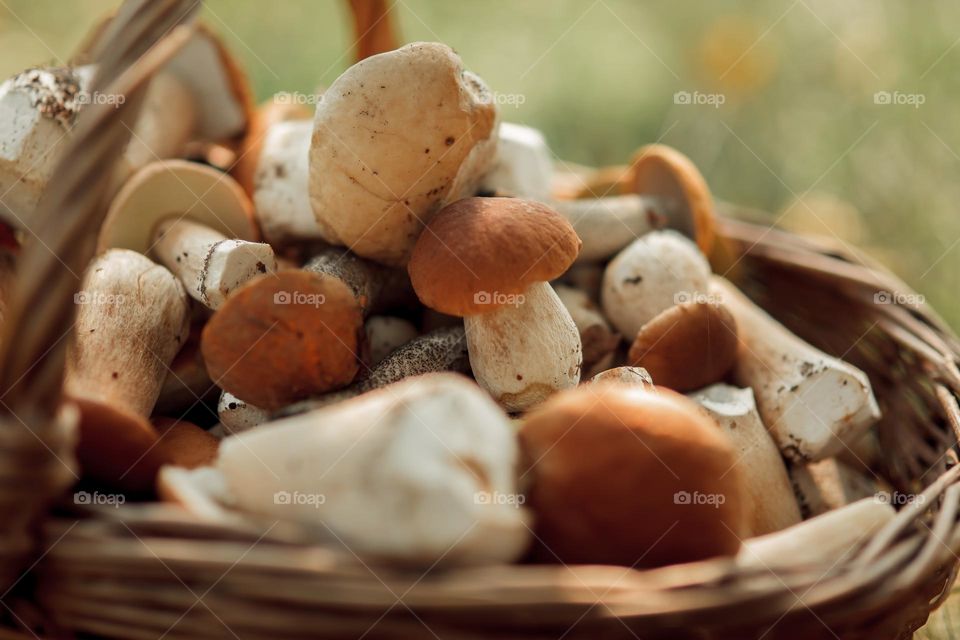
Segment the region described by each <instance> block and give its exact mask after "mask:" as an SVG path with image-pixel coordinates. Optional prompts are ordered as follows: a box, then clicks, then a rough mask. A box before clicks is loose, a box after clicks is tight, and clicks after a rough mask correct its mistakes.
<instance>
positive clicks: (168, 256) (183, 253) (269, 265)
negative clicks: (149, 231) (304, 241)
mask: <svg viewBox="0 0 960 640" xmlns="http://www.w3.org/2000/svg"><path fill="white" fill-rule="evenodd" d="M153 241H154V246H153V253H154V255H156V257H157V259H158V260H160V262H161V263H163V265H164V266H166V267H167V268H169V269H170V270H171V271H173V273H174V274H176V276H177V277H178V278H180V281H181V282H183V284H184V286H186V289H187V293H189V294H190V297H192V298H193V299H195V300H197V301H199V302H201V303H202V304H204V305H206V306H207V307H209V308H211V309H217V308H218V307H220V305H221V304H223V301H224V300H226V298H227V295H229V294H230V292H231V291H233V290H234V289H236V288H237V287H238V286H240V285H241V284H243V283H244V282H246V281H247V280H250V279H251V278H253V277H254V276H258V275H260V274H261V273H266V272H268V271H275V270H276V268H277V261H276V258H275V257H274V255H273V249H271V248H270V245H268V244H265V243H262V242H247V241H246V240H231V239H228V238H227V237H226V236H225V235H223V234H222V233H220V232H219V231H215V230H214V229H211V228H210V227H207V226H204V225H202V224H198V223H196V222H193V221H191V220H189V219H186V218H179V219H177V218H170V219H167V220H164V221H162V222H160V223H159V224H158V225H157V227H156V229H155V231H154V237H153Z"/></svg>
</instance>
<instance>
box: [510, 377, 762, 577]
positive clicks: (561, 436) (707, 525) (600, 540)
mask: <svg viewBox="0 0 960 640" xmlns="http://www.w3.org/2000/svg"><path fill="white" fill-rule="evenodd" d="M519 438H520V443H521V446H522V448H523V450H524V452H525V455H526V456H527V460H528V461H529V469H530V473H531V474H532V477H530V480H531V486H530V489H529V490H528V493H527V497H528V504H529V505H530V506H531V507H532V508H533V509H534V512H535V515H536V530H535V533H536V536H537V539H538V540H539V541H540V542H541V547H540V548H539V549H537V550H536V551H535V554H536V555H537V556H539V557H540V558H542V559H548V560H550V561H553V560H555V559H559V561H561V562H564V563H604V564H619V565H625V566H630V567H634V566H635V567H640V568H648V567H657V566H662V565H666V564H675V563H681V562H691V561H695V560H701V559H705V558H710V557H714V556H724V555H733V554H735V553H736V552H737V549H738V548H739V547H740V537H741V533H742V532H743V531H744V527H745V525H746V515H747V514H746V510H745V508H744V502H743V491H744V490H743V486H742V480H741V477H740V472H739V471H738V470H737V469H736V468H735V463H736V460H737V455H736V452H735V450H734V448H733V445H732V443H731V442H730V441H729V439H728V438H727V437H726V436H725V435H724V434H723V433H722V432H721V431H720V429H718V428H717V425H716V424H715V423H714V422H713V421H712V420H711V419H710V418H709V417H708V416H707V415H706V414H704V413H702V412H701V411H700V409H699V407H698V406H697V405H696V403H694V402H692V401H690V400H689V399H687V398H685V397H683V396H681V395H679V394H677V393H674V392H672V391H669V390H666V389H663V390H661V389H655V390H653V391H649V390H646V389H643V388H640V387H630V386H626V385H620V384H597V385H585V386H581V387H578V388H577V389H574V390H570V391H564V392H562V393H559V394H557V395H555V396H554V397H553V398H551V399H549V400H548V401H547V402H545V403H544V404H543V405H541V406H540V407H538V408H537V409H535V410H534V411H532V412H530V413H529V414H528V415H527V417H526V419H525V420H524V423H523V425H522V426H521V427H520V431H519ZM522 468H523V467H522Z"/></svg>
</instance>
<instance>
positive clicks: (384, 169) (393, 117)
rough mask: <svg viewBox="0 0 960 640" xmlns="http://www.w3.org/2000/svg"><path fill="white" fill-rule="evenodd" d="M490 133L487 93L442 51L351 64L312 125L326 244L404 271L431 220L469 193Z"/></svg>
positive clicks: (314, 181) (405, 52)
mask: <svg viewBox="0 0 960 640" xmlns="http://www.w3.org/2000/svg"><path fill="white" fill-rule="evenodd" d="M425 105H430V108H425ZM496 129H497V109H496V104H495V102H494V101H493V99H492V95H491V94H490V91H489V90H488V89H487V87H486V86H485V85H484V84H483V82H482V81H481V80H480V78H478V77H477V76H476V75H474V74H472V73H470V72H468V71H465V70H464V69H463V66H462V63H461V61H460V58H459V56H457V55H456V54H455V53H454V52H453V50H452V49H450V48H449V47H447V46H446V45H442V44H437V43H425V42H418V43H414V44H409V45H406V46H404V47H401V48H400V49H397V50H395V51H391V52H388V53H382V54H379V55H375V56H372V57H370V58H367V59H365V60H362V61H361V62H359V63H357V64H355V65H353V66H352V67H350V68H349V69H347V71H346V72H345V73H344V74H343V75H341V76H340V77H339V78H338V79H337V80H336V81H335V82H334V83H333V84H332V85H331V86H330V88H329V89H328V90H327V91H325V92H324V93H323V96H322V97H321V99H320V102H319V104H318V105H317V110H316V117H315V119H314V131H313V139H312V143H311V147H310V199H311V202H312V204H313V211H314V214H315V215H316V216H317V220H319V221H320V226H321V228H322V229H323V232H324V234H325V239H326V240H327V241H328V242H330V243H332V244H338V245H343V246H346V247H348V248H349V249H350V250H351V251H353V252H354V253H356V254H358V255H360V256H363V257H365V258H369V259H371V260H375V261H377V262H380V263H383V264H387V265H391V266H404V265H406V263H407V260H408V259H409V257H410V252H411V251H412V250H413V245H414V243H415V242H416V240H417V237H418V236H419V235H420V232H421V231H422V229H423V226H424V225H425V224H427V223H428V222H429V221H430V219H431V218H432V217H433V215H434V214H435V213H436V212H437V211H439V210H440V208H441V207H443V205H444V204H446V203H448V202H452V201H455V200H457V199H459V198H461V197H463V196H465V195H469V194H471V193H473V192H474V191H475V190H476V187H477V184H478V182H479V180H480V177H481V176H482V175H483V173H485V172H486V169H487V168H488V167H489V165H490V162H491V160H492V158H493V153H494V150H495V146H496ZM348 212H349V213H348Z"/></svg>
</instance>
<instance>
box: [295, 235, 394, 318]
mask: <svg viewBox="0 0 960 640" xmlns="http://www.w3.org/2000/svg"><path fill="white" fill-rule="evenodd" d="M303 269H304V270H305V271H312V272H314V273H320V274H324V275H328V276H332V277H334V278H336V279H338V280H340V281H341V282H343V283H344V284H345V285H347V288H348V289H350V291H351V292H352V293H353V296H354V298H356V300H357V304H359V305H360V309H361V310H362V311H363V314H364V316H366V315H368V314H369V313H370V309H371V308H372V307H373V306H375V305H376V303H377V298H378V296H379V295H380V292H381V291H382V290H383V284H384V279H385V277H386V271H387V269H386V268H385V267H382V266H380V265H378V264H376V263H374V262H370V261H369V260H364V259H363V258H361V257H359V256H356V255H354V254H352V253H350V252H349V251H347V250H346V249H339V248H334V247H331V248H329V249H325V250H323V251H321V252H320V253H318V254H317V255H315V256H314V257H312V258H310V259H309V260H307V262H306V263H305V264H304V265H303Z"/></svg>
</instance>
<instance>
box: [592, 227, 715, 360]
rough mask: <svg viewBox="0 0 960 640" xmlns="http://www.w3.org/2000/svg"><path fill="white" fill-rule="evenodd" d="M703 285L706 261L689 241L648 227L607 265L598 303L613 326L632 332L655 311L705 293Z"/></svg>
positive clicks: (707, 278) (707, 277) (707, 269)
mask: <svg viewBox="0 0 960 640" xmlns="http://www.w3.org/2000/svg"><path fill="white" fill-rule="evenodd" d="M709 284H710V265H709V264H708V263H707V260H706V258H704V257H703V254H702V253H700V251H699V250H698V249H697V246H696V245H695V244H694V243H693V242H691V241H690V240H688V239H687V238H686V237H684V236H682V235H680V234H679V233H677V232H676V231H671V230H663V231H654V232H651V233H648V234H647V235H645V236H641V237H640V238H638V239H636V240H634V241H633V242H632V243H630V245H629V246H627V248H626V249H624V250H623V251H621V252H620V253H618V254H617V256H616V257H615V258H614V259H613V260H611V261H610V264H608V265H607V268H606V270H605V271H604V273H603V291H602V294H601V303H602V306H603V311H604V314H605V315H606V316H607V318H608V319H609V320H610V322H612V323H613V326H615V327H616V328H617V330H618V331H620V333H621V334H623V335H624V336H631V337H632V336H636V335H637V334H638V333H639V332H640V330H641V329H642V328H643V325H645V324H646V323H648V322H650V321H651V320H653V319H654V317H656V316H657V315H658V314H659V313H660V312H662V311H664V310H666V309H669V308H670V307H672V306H674V305H676V304H681V303H684V302H692V301H698V300H699V298H700V296H706V294H707V289H708V287H709ZM654 375H656V374H654Z"/></svg>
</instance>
